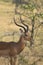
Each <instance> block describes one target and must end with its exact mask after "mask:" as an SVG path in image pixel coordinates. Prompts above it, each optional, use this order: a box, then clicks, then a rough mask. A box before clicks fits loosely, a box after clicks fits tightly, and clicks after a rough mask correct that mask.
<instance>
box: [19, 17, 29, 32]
mask: <svg viewBox="0 0 43 65" xmlns="http://www.w3.org/2000/svg"><path fill="white" fill-rule="evenodd" d="M20 20H21V23H22V24H23V25H24V26H26V28H27V29H26V32H28V29H29V27H28V25H26V24H24V23H23V20H22V19H21V17H20Z"/></svg>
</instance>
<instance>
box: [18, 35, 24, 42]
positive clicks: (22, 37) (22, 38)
mask: <svg viewBox="0 0 43 65" xmlns="http://www.w3.org/2000/svg"><path fill="white" fill-rule="evenodd" d="M24 42H25V40H24V36H23V35H21V37H20V40H19V43H24Z"/></svg>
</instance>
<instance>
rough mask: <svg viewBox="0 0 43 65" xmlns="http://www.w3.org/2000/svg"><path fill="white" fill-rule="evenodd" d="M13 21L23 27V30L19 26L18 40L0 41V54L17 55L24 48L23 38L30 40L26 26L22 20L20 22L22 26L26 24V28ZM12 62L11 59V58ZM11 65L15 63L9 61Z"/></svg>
mask: <svg viewBox="0 0 43 65" xmlns="http://www.w3.org/2000/svg"><path fill="white" fill-rule="evenodd" d="M14 23H15V24H16V25H17V26H19V27H21V28H23V29H24V31H23V30H22V29H21V28H20V33H21V36H20V39H19V41H18V42H0V56H10V57H13V56H16V55H18V54H19V53H20V52H21V51H22V50H23V49H24V48H25V40H26V41H30V40H31V38H30V36H29V34H28V26H27V25H26V24H24V23H23V22H21V23H22V24H23V25H24V26H26V28H25V27H24V26H21V25H19V24H17V23H16V22H15V20H14ZM11 62H12V60H11ZM11 65H15V63H13V64H12V63H11Z"/></svg>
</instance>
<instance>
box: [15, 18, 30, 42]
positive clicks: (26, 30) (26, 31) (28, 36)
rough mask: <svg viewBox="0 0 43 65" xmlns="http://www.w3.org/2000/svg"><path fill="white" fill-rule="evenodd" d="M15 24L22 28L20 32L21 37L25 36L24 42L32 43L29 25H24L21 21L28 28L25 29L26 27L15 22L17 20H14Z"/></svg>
mask: <svg viewBox="0 0 43 65" xmlns="http://www.w3.org/2000/svg"><path fill="white" fill-rule="evenodd" d="M20 20H21V19H20ZM14 23H15V24H16V25H17V26H19V27H21V28H20V32H21V35H22V36H23V38H24V40H27V41H30V40H31V38H30V35H29V32H28V30H29V29H28V25H26V24H24V23H23V22H22V21H21V23H22V24H23V25H24V26H25V27H26V28H25V27H24V26H22V25H19V24H17V23H16V22H15V19H14ZM22 28H23V29H24V31H23V30H22Z"/></svg>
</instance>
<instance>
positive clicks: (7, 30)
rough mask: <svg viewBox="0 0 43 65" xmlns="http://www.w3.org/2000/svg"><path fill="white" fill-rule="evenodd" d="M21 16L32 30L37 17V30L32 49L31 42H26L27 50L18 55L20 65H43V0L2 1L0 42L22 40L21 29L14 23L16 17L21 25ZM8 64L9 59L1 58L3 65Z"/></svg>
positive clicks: (0, 62)
mask: <svg viewBox="0 0 43 65" xmlns="http://www.w3.org/2000/svg"><path fill="white" fill-rule="evenodd" d="M15 9H16V13H15ZM20 15H21V17H22V20H24V23H26V24H28V26H29V29H30V30H31V29H32V20H33V17H34V16H35V18H34V28H35V30H34V35H33V39H34V44H33V46H32V47H31V48H30V42H27V41H26V47H25V49H24V50H23V51H22V52H21V53H20V54H19V55H18V60H17V61H18V65H43V24H41V25H40V23H41V22H43V0H16V1H15V0H0V41H7V42H8V41H16V42H17V41H18V40H19V39H20V35H18V34H19V27H17V26H16V25H15V24H14V21H13V18H14V17H16V19H17V20H16V21H17V22H18V23H19V24H21V23H20V20H19V17H20ZM15 28H16V29H15ZM13 33H14V35H13ZM18 37H19V38H18ZM8 63H9V58H3V57H1V58H0V64H1V65H5V64H6V65H8Z"/></svg>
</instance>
